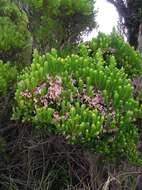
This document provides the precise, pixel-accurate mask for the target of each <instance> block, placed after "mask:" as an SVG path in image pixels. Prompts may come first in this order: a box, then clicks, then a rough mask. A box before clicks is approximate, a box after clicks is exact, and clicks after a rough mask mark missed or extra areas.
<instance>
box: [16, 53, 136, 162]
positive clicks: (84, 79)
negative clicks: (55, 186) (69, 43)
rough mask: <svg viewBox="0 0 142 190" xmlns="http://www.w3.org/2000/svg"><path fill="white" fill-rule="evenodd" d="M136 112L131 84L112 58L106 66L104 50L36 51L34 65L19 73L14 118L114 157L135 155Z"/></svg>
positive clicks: (133, 156) (134, 156) (131, 156)
mask: <svg viewBox="0 0 142 190" xmlns="http://www.w3.org/2000/svg"><path fill="white" fill-rule="evenodd" d="M137 111H138V103H137V102H136V101H135V100H134V99H133V87H132V85H131V83H130V81H129V80H128V79H127V75H126V74H125V72H124V69H123V68H122V69H118V68H117V67H116V61H115V59H114V57H113V56H110V59H109V64H106V62H105V61H104V59H103V57H102V54H101V52H100V51H97V53H96V54H95V56H94V59H92V58H90V57H88V56H86V57H84V56H83V57H82V56H78V55H74V54H72V55H71V56H67V57H66V58H64V59H63V58H61V57H58V56H57V53H56V51H55V50H52V52H51V53H47V54H46V55H43V56H40V55H38V53H37V51H35V52H34V58H33V63H32V65H31V67H30V68H29V69H26V70H25V71H24V72H23V73H22V75H21V76H20V77H19V82H18V84H17V89H16V93H15V107H14V110H13V119H18V120H22V121H23V122H30V123H33V124H35V125H36V126H37V127H39V128H43V127H44V128H46V129H47V130H48V131H52V132H55V133H57V134H62V135H64V136H65V137H66V139H67V140H68V142H69V143H72V144H82V145H83V146H84V147H86V148H89V149H92V150H95V151H97V152H101V153H103V154H106V155H109V156H110V157H112V156H118V155H119V156H125V157H128V158H129V159H135V158H136V148H135V141H136V139H137V129H136V128H135V127H134V125H133V122H134V120H135V115H136V113H137Z"/></svg>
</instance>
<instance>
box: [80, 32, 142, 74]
mask: <svg viewBox="0 0 142 190" xmlns="http://www.w3.org/2000/svg"><path fill="white" fill-rule="evenodd" d="M98 49H100V50H101V51H102V54H103V58H104V60H105V62H106V64H108V63H109V59H110V57H111V56H112V55H114V57H115V59H116V62H117V67H118V68H124V69H125V72H126V73H127V74H128V76H129V77H134V76H135V75H142V58H141V56H140V54H139V53H138V52H136V51H135V50H134V49H133V48H132V47H131V46H130V45H129V44H128V43H126V42H125V41H124V39H123V38H122V37H121V36H119V35H118V34H117V33H116V32H112V33H111V34H110V35H106V34H104V33H99V34H98V36H97V37H96V38H94V39H93V40H92V41H90V42H86V44H81V45H80V47H79V54H80V55H81V56H83V55H85V56H86V54H87V55H89V56H91V57H95V55H96V52H97V50H98Z"/></svg>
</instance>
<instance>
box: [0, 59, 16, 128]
mask: <svg viewBox="0 0 142 190" xmlns="http://www.w3.org/2000/svg"><path fill="white" fill-rule="evenodd" d="M16 77H17V71H16V68H15V67H11V66H10V64H8V63H6V64H4V63H3V62H2V61H0V127H2V126H3V125H4V123H5V122H8V120H9V119H10V118H9V117H10V114H11V107H12V104H11V103H12V102H11V98H12V94H13V92H14V86H13V83H14V82H16Z"/></svg>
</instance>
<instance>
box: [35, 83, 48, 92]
mask: <svg viewBox="0 0 142 190" xmlns="http://www.w3.org/2000/svg"><path fill="white" fill-rule="evenodd" d="M45 87H46V83H43V84H41V85H40V86H38V87H36V88H35V94H41V92H42V90H43V88H45Z"/></svg>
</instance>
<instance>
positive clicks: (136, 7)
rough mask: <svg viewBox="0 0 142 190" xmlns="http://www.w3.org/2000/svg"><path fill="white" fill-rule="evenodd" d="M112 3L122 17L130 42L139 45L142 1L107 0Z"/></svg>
mask: <svg viewBox="0 0 142 190" xmlns="http://www.w3.org/2000/svg"><path fill="white" fill-rule="evenodd" d="M107 1H108V2H110V3H112V4H113V5H114V6H115V7H116V9H117V11H118V13H119V16H120V18H121V24H122V25H123V26H122V28H123V29H124V30H125V31H127V32H126V33H127V39H128V42H129V43H130V44H131V45H132V46H134V48H135V49H137V47H138V35H139V26H140V24H141V23H142V1H141V0H107Z"/></svg>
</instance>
